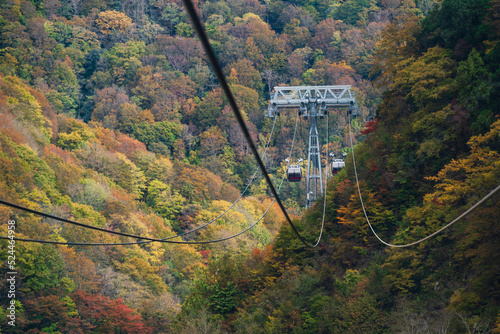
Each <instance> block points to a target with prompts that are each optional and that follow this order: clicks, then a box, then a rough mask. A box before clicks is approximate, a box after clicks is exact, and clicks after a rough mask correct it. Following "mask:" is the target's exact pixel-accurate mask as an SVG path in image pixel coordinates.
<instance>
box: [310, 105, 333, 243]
mask: <svg viewBox="0 0 500 334" xmlns="http://www.w3.org/2000/svg"><path fill="white" fill-rule="evenodd" d="M329 140H330V138H329V130H328V113H326V166H325V193H324V194H323V218H321V229H320V231H319V236H318V240H317V241H316V243H315V244H314V246H313V247H316V246H318V245H319V242H320V241H321V237H322V236H323V228H324V226H325V214H326V189H327V186H328V178H327V174H328V143H329ZM320 163H321V161H320Z"/></svg>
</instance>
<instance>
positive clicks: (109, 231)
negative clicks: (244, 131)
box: [0, 120, 276, 246]
mask: <svg viewBox="0 0 500 334" xmlns="http://www.w3.org/2000/svg"><path fill="white" fill-rule="evenodd" d="M275 125H276V120H274V122H273V126H272V128H271V133H270V135H269V139H268V141H267V143H266V147H265V149H264V153H263V155H262V156H263V157H265V156H266V153H267V149H268V148H269V144H270V143H271V138H272V136H273V133H274V129H275ZM258 171H259V167H257V169H256V170H255V173H254V174H253V176H252V179H251V180H250V182H249V183H248V185H247V187H246V188H245V189H244V190H243V192H242V193H241V194H240V196H239V197H238V198H237V199H236V201H234V202H233V203H232V204H231V205H230V206H229V208H227V209H226V210H225V211H224V212H222V213H221V214H219V215H218V216H217V217H215V218H214V219H212V220H211V221H209V222H207V223H205V224H203V225H201V226H198V227H197V228H194V229H192V230H189V231H186V232H183V233H180V234H177V235H173V236H170V237H166V238H162V239H159V240H161V241H166V240H169V239H174V238H178V237H182V236H184V235H187V234H190V233H193V232H196V231H198V230H200V229H202V228H204V227H206V226H208V225H210V224H212V223H213V222H215V221H216V220H218V219H219V218H221V217H222V216H223V215H225V214H226V213H227V212H228V211H229V210H230V209H231V208H232V207H234V206H235V205H236V203H237V202H238V201H239V200H240V199H241V197H243V195H244V193H245V192H246V191H247V190H248V188H249V187H250V185H251V184H252V183H253V180H254V179H255V176H256V175H257V173H258ZM0 204H4V205H7V206H10V207H13V208H16V209H19V210H22V211H27V212H30V213H33V214H37V215H41V216H45V217H48V218H52V219H55V220H58V221H62V222H66V223H70V224H73V225H78V226H81V227H87V228H92V227H93V226H91V225H86V224H81V223H78V222H73V221H69V220H67V219H64V218H60V217H56V216H52V215H49V214H45V213H43V212H40V211H36V210H31V209H28V208H25V207H22V206H20V205H16V204H13V203H10V202H7V201H4V200H2V199H0ZM100 231H103V232H108V233H113V231H111V230H106V229H100ZM127 236H130V237H132V235H127ZM134 237H135V238H139V239H144V238H142V237H140V236H134ZM0 239H5V237H1V236H0ZM19 240H20V239H19ZM20 241H28V239H24V240H20ZM155 241H156V240H155ZM150 242H153V240H149V241H138V242H120V243H78V242H66V243H65V242H55V241H52V242H47V243H53V244H67V245H92V246H110V245H136V244H144V243H150ZM175 243H178V242H175Z"/></svg>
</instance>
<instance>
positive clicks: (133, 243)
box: [0, 114, 299, 246]
mask: <svg viewBox="0 0 500 334" xmlns="http://www.w3.org/2000/svg"><path fill="white" fill-rule="evenodd" d="M298 119H299V115H298V114H297V119H296V120H295V130H294V134H293V139H292V145H291V147H290V153H289V155H288V163H287V169H288V166H289V164H290V158H291V156H292V152H293V147H294V143H295V135H296V133H297V125H298ZM254 176H255V175H254ZM285 176H286V172H285V173H284V174H283V177H282V179H281V183H280V186H279V189H278V192H279V191H280V190H281V186H282V185H283V182H284V180H285ZM275 201H276V199H273V200H272V202H271V204H269V206H268V207H267V209H266V210H265V211H264V213H263V214H262V215H261V216H260V217H259V219H257V220H256V221H255V222H254V223H252V224H251V225H250V226H248V227H247V228H246V229H244V230H243V231H241V232H238V233H237V234H234V235H231V236H229V237H225V238H220V239H215V240H206V241H167V240H168V239H171V238H175V237H178V236H180V235H177V236H172V237H167V238H163V239H158V240H142V241H136V242H117V243H86V242H70V241H68V242H64V241H52V240H40V239H25V238H17V237H14V238H12V237H5V236H0V239H4V240H16V241H23V242H35V243H43V244H55V245H69V246H125V245H127V246H128V245H138V244H146V243H151V242H169V243H177V244H209V243H216V242H222V241H226V240H229V239H232V238H236V237H237V236H240V235H242V234H243V233H245V232H247V231H248V230H250V229H251V228H253V227H254V226H255V225H257V223H259V222H260V221H261V220H262V219H263V218H264V217H265V216H266V214H267V213H268V211H269V210H270V209H271V206H272V205H273V204H274V202H275ZM1 202H4V201H2V200H0V203H1ZM29 210H31V209H29ZM25 211H26V210H25ZM33 211H34V210H33ZM56 218H58V217H56ZM80 224H81V223H80ZM83 225H85V224H83ZM129 236H131V237H135V238H141V239H143V237H140V236H132V235H129Z"/></svg>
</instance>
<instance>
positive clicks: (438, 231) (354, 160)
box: [349, 114, 500, 248]
mask: <svg viewBox="0 0 500 334" xmlns="http://www.w3.org/2000/svg"><path fill="white" fill-rule="evenodd" d="M352 137H353V133H352V129H351V115H350V114H349V138H350V142H351V154H352V162H353V166H354V175H355V177H356V185H357V188H358V195H359V200H360V202H361V207H362V208H363V213H364V215H365V219H366V222H367V223H368V226H369V227H370V230H371V231H372V233H373V235H375V237H376V238H377V239H378V241H380V242H381V243H383V244H384V245H386V246H389V247H393V248H405V247H410V246H414V245H416V244H419V243H421V242H423V241H425V240H427V239H430V238H432V237H434V236H435V235H437V234H439V233H441V232H442V231H444V230H446V229H447V228H448V227H450V226H452V225H453V224H455V223H456V222H457V221H459V220H460V219H462V218H463V217H465V216H467V215H468V214H469V213H471V212H472V211H473V210H474V209H476V208H477V207H478V206H479V205H481V204H482V203H483V202H484V201H486V200H487V199H488V198H490V197H491V196H493V195H494V194H495V193H496V192H497V191H499V190H500V185H498V186H497V187H496V188H495V189H493V190H492V191H490V192H489V193H488V194H487V195H486V196H484V197H483V198H482V199H481V200H479V201H478V202H477V203H476V204H474V205H473V206H471V207H470V208H469V209H468V210H467V211H465V212H464V213H462V214H461V215H460V216H458V217H457V218H455V219H454V220H453V221H452V222H450V223H448V224H446V225H445V226H443V227H441V228H440V229H439V230H437V231H435V232H434V233H431V234H429V235H428V236H426V237H424V238H422V239H420V240H417V241H414V242H411V243H408V244H403V245H394V244H391V243H388V242H386V241H384V240H382V239H381V238H380V237H379V236H378V234H377V233H376V232H375V229H374V228H373V226H372V224H371V223H370V219H368V215H367V213H366V209H365V204H364V203H363V197H362V196H361V188H360V186H359V179H358V172H357V169H356V159H355V156H354V145H353V143H352Z"/></svg>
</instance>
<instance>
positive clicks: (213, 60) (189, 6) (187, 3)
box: [183, 0, 314, 248]
mask: <svg viewBox="0 0 500 334" xmlns="http://www.w3.org/2000/svg"><path fill="white" fill-rule="evenodd" d="M183 3H184V7H185V8H186V12H187V13H188V14H189V17H190V19H191V23H192V25H193V28H194V30H195V31H196V34H197V35H198V38H199V39H200V42H201V44H202V46H203V49H204V50H205V53H206V55H207V57H208V60H209V62H210V64H211V65H212V69H213V70H214V72H215V75H216V76H217V79H218V80H219V84H220V85H221V87H222V90H223V91H224V94H225V95H226V98H227V100H228V102H229V104H230V106H231V108H232V109H233V112H234V115H235V117H236V120H237V121H238V124H239V126H240V128H241V130H242V132H243V135H244V136H245V139H246V141H247V143H248V146H250V149H251V151H252V153H253V155H254V157H255V160H256V161H257V163H258V165H259V166H260V169H261V171H262V174H263V175H264V178H265V180H266V182H267V184H268V186H269V188H270V190H271V193H272V194H273V196H274V198H275V199H276V202H277V203H278V205H279V207H280V209H281V211H282V212H283V215H284V216H285V218H286V221H287V223H288V224H289V225H290V227H291V228H292V230H293V232H294V233H295V235H297V237H298V238H299V240H300V241H301V242H302V243H303V244H304V245H305V246H307V247H311V248H313V247H314V246H313V245H311V244H309V243H308V242H307V241H306V240H305V239H304V238H303V237H302V236H301V235H300V233H299V231H298V230H297V228H296V227H295V225H294V223H293V222H292V220H291V219H290V216H289V215H288V212H287V211H286V209H285V206H284V205H283V203H282V202H281V199H280V197H279V195H278V193H277V191H276V188H275V187H274V185H273V182H272V181H271V178H270V177H269V174H268V173H267V170H266V167H265V166H264V163H263V162H262V160H261V158H260V156H259V152H257V148H256V147H255V144H254V143H253V141H252V138H251V136H250V132H249V131H248V128H247V126H246V124H245V120H244V119H243V116H242V115H241V112H240V110H239V108H238V105H237V103H236V100H235V99H234V96H233V94H232V92H231V89H230V88H229V84H228V83H227V80H226V77H225V75H224V73H223V72H222V69H221V67H220V65H219V61H218V60H217V57H216V56H215V53H214V51H213V49H212V46H211V45H210V41H209V40H208V37H207V35H206V33H205V29H204V28H203V26H202V24H201V21H200V19H199V17H198V14H196V10H195V8H194V5H193V3H192V2H191V0H183Z"/></svg>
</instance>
